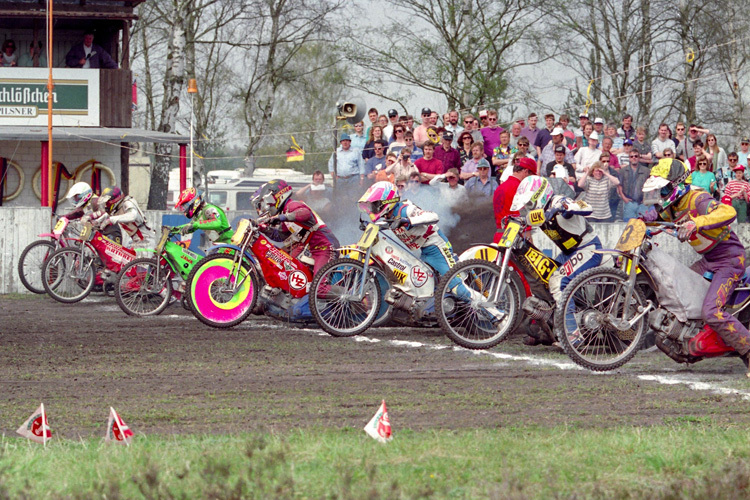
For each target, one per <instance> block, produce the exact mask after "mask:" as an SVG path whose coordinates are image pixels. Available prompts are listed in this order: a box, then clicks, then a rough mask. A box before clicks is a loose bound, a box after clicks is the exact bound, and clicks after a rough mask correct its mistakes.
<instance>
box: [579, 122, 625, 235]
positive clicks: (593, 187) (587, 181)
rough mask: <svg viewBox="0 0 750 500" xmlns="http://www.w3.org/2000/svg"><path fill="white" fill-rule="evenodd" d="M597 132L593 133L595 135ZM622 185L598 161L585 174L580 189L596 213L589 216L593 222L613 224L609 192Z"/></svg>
mask: <svg viewBox="0 0 750 500" xmlns="http://www.w3.org/2000/svg"><path fill="white" fill-rule="evenodd" d="M595 133H596V132H593V134H595ZM619 184H620V180H619V179H618V178H617V177H615V176H613V175H612V174H610V173H609V167H608V166H607V165H606V164H602V163H601V162H599V161H597V162H595V163H594V164H593V165H591V167H589V168H587V169H586V170H585V171H584V172H583V176H582V177H581V178H580V179H579V180H578V187H580V188H582V189H583V190H584V191H585V192H586V194H585V196H584V199H585V200H586V202H587V203H588V204H589V205H591V207H592V208H593V209H594V211H593V212H592V213H591V215H590V216H588V219H589V220H590V221H591V222H611V221H612V212H610V209H609V192H610V190H611V189H612V188H613V187H614V186H617V185H619Z"/></svg>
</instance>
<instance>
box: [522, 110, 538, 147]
mask: <svg viewBox="0 0 750 500" xmlns="http://www.w3.org/2000/svg"><path fill="white" fill-rule="evenodd" d="M526 121H527V122H528V123H527V125H526V126H525V127H524V128H522V129H521V135H522V136H524V137H525V138H527V139H528V140H529V144H530V145H531V146H533V145H534V144H535V143H536V135H537V134H538V133H539V129H538V128H536V122H537V116H536V113H530V114H529V116H528V117H527V119H526ZM534 152H536V150H534Z"/></svg>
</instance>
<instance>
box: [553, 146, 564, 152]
mask: <svg viewBox="0 0 750 500" xmlns="http://www.w3.org/2000/svg"><path fill="white" fill-rule="evenodd" d="M564 152H565V146H563V145H562V144H558V145H557V146H555V153H564Z"/></svg>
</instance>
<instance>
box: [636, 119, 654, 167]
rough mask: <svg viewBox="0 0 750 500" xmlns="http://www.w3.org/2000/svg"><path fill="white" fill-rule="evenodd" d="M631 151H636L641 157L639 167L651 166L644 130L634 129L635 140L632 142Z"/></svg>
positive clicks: (641, 128)
mask: <svg viewBox="0 0 750 500" xmlns="http://www.w3.org/2000/svg"><path fill="white" fill-rule="evenodd" d="M633 149H635V150H636V151H638V153H640V155H641V165H645V166H647V167H650V166H651V163H652V162H651V158H652V155H651V146H650V145H649V144H646V128H645V127H637V128H636V129H635V140H634V141H633Z"/></svg>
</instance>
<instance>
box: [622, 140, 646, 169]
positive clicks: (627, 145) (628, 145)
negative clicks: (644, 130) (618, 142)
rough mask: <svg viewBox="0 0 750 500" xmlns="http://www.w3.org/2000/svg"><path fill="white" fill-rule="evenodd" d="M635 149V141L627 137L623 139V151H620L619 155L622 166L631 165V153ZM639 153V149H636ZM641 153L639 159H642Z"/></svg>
mask: <svg viewBox="0 0 750 500" xmlns="http://www.w3.org/2000/svg"><path fill="white" fill-rule="evenodd" d="M632 151H633V141H631V140H630V139H625V140H624V141H622V153H619V154H618V155H617V163H619V164H620V168H625V167H628V166H630V153H631V152H632ZM636 153H638V151H636ZM640 158H641V155H640V154H638V159H639V160H640Z"/></svg>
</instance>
